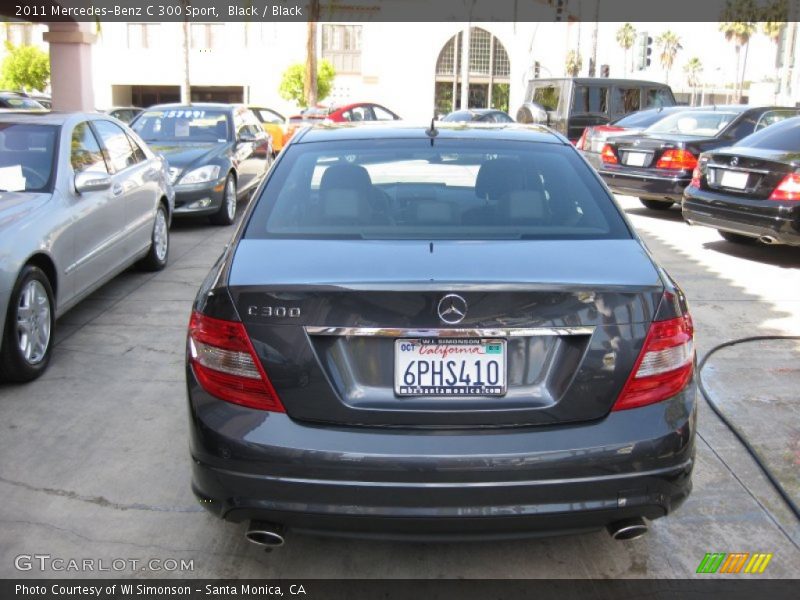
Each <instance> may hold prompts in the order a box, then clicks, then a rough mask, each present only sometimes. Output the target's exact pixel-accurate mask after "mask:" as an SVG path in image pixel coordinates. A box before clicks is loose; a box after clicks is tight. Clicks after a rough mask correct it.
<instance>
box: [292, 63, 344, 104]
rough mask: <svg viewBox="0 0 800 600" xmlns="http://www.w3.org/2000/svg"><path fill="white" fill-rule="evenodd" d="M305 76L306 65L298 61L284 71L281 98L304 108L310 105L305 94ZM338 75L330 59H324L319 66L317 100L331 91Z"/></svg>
mask: <svg viewBox="0 0 800 600" xmlns="http://www.w3.org/2000/svg"><path fill="white" fill-rule="evenodd" d="M305 77H306V66H305V65H304V64H302V63H297V64H295V65H292V66H290V67H289V68H288V69H286V71H284V73H283V78H282V79H281V85H280V88H278V93H279V94H280V96H281V98H283V99H285V100H291V101H293V102H296V103H297V104H298V105H300V106H302V107H303V108H305V107H307V106H308V103H307V102H306V94H305V88H304V83H305ZM334 77H336V71H335V70H334V68H333V65H332V64H331V62H330V61H328V60H322V61H320V63H319V66H318V68H317V100H318V101H319V100H324V99H325V98H327V97H328V94H330V93H331V88H332V87H333V79H334Z"/></svg>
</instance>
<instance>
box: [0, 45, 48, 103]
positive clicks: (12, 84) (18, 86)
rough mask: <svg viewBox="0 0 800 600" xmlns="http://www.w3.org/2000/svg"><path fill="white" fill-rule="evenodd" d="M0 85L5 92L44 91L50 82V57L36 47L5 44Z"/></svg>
mask: <svg viewBox="0 0 800 600" xmlns="http://www.w3.org/2000/svg"><path fill="white" fill-rule="evenodd" d="M6 52H7V53H8V56H6V58H5V59H4V60H3V66H2V79H1V80H0V85H2V87H3V88H4V89H7V90H36V91H38V92H42V91H44V88H46V87H47V82H48V81H49V80H50V56H49V55H48V54H47V53H46V52H43V51H42V50H40V49H39V48H37V47H36V46H14V45H13V44H11V43H10V42H6Z"/></svg>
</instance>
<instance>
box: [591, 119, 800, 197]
mask: <svg viewBox="0 0 800 600" xmlns="http://www.w3.org/2000/svg"><path fill="white" fill-rule="evenodd" d="M798 113H800V109H798V108H789V107H776V106H760V107H749V106H742V105H735V106H714V107H711V108H708V109H693V110H690V111H686V112H681V111H679V112H677V113H674V114H672V115H669V116H667V117H665V118H664V119H662V120H660V121H659V122H658V123H656V124H654V125H651V126H650V127H648V128H647V129H645V130H644V131H642V132H641V133H639V134H636V135H626V136H622V137H619V138H616V137H612V138H609V140H608V142H607V143H606V145H605V146H603V151H602V153H601V160H602V161H603V166H602V168H601V169H600V175H602V177H603V179H604V180H605V182H606V183H607V184H608V186H609V187H610V188H611V189H612V190H613V191H614V192H616V193H618V194H626V195H629V196H637V197H638V198H639V200H640V201H641V203H642V204H643V205H644V206H646V207H647V208H650V209H654V210H666V209H668V208H669V207H670V206H672V204H673V203H675V202H680V201H681V198H682V197H683V190H684V189H685V188H686V186H687V185H689V182H690V181H691V179H692V171H693V170H694V168H695V167H696V166H697V157H698V156H699V155H700V153H701V152H706V151H709V150H713V149H715V148H721V147H723V146H730V145H732V144H735V143H736V142H738V141H739V140H741V139H742V138H744V137H746V136H748V135H750V134H751V133H753V132H754V131H758V130H759V129H763V128H764V127H767V126H768V125H771V124H772V123H776V122H777V121H780V120H782V119H785V118H788V117H792V116H795V115H797V114H798Z"/></svg>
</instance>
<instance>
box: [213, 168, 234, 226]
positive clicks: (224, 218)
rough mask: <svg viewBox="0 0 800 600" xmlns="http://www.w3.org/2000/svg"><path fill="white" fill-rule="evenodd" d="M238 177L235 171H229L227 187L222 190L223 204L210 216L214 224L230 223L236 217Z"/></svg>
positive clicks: (226, 181) (226, 180) (226, 179)
mask: <svg viewBox="0 0 800 600" xmlns="http://www.w3.org/2000/svg"><path fill="white" fill-rule="evenodd" d="M237 194H238V191H237V189H236V178H235V177H234V176H233V173H228V176H227V177H226V178H225V187H224V188H223V191H222V205H221V206H220V207H219V210H218V211H217V212H216V213H214V214H213V215H211V216H210V217H209V220H210V221H211V223H212V224H214V225H230V224H232V223H233V221H234V219H236V198H237V196H236V195H237Z"/></svg>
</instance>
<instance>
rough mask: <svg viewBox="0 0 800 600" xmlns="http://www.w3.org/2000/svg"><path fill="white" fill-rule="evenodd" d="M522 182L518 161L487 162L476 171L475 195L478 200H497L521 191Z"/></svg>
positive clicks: (507, 159)
mask: <svg viewBox="0 0 800 600" xmlns="http://www.w3.org/2000/svg"><path fill="white" fill-rule="evenodd" d="M524 182H525V178H524V175H523V172H522V166H521V165H520V163H519V161H516V160H512V159H509V158H498V159H496V160H487V161H486V162H484V163H483V164H482V165H481V168H480V169H479V170H478V177H477V179H476V180H475V195H476V196H478V197H479V198H484V199H488V200H497V199H499V198H501V197H502V196H505V195H506V194H508V193H509V192H511V191H513V190H519V189H522V188H523V187H524Z"/></svg>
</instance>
